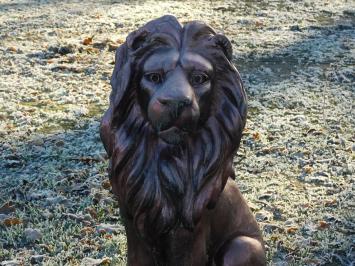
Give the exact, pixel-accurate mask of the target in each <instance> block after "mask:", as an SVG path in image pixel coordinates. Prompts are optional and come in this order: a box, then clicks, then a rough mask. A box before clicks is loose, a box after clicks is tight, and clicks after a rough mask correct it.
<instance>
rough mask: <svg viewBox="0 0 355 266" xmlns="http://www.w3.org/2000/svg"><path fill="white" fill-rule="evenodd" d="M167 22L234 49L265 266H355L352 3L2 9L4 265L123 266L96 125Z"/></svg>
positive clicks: (8, 5)
mask: <svg viewBox="0 0 355 266" xmlns="http://www.w3.org/2000/svg"><path fill="white" fill-rule="evenodd" d="M167 13H170V14H174V15H176V16H177V17H178V18H179V19H180V21H183V22H184V21H190V20H196V19H199V20H204V21H206V22H208V23H209V24H210V25H211V26H213V27H214V28H215V29H216V30H217V31H219V32H223V33H225V34H226V35H227V36H228V37H229V38H230V39H231V41H232V43H233V46H234V63H235V64H236V65H237V67H238V69H239V70H240V72H241V75H242V78H243V81H244V82H245V85H246V89H247V93H248V96H249V110H250V112H249V119H248V122H247V128H246V130H245V135H244V138H243V143H242V147H241V149H240V150H239V152H238V156H236V158H235V168H236V173H237V182H238V184H239V185H240V188H241V190H242V192H243V194H244V195H245V197H246V198H247V199H248V201H249V203H250V206H251V207H252V209H253V211H254V213H255V215H256V218H257V220H258V222H259V224H260V226H261V229H262V231H263V234H264V238H265V241H266V246H267V252H268V261H269V262H270V264H272V265H353V264H354V262H355V251H354V244H355V238H354V231H355V229H354V225H355V219H354V216H355V210H354V209H355V203H354V202H355V199H354V170H355V167H354V159H355V136H354V125H355V115H354V110H353V107H354V102H355V101H354V99H355V97H354V96H355V95H354V94H355V89H354V82H355V78H354V63H355V62H354V57H355V41H354V38H355V27H354V26H355V5H354V2H352V1H346V0H343V1H340V0H332V1H330V0H328V1H321V0H319V1H272V0H269V1H235V2H233V1H225V2H222V1H193V2H191V3H190V2H188V1H163V2H158V1H139V2H138V1H133V2H132V1H83V2H69V1H23V2H21V1H8V0H5V1H4V0H0V158H1V159H0V262H1V261H2V262H1V265H29V264H43V265H64V264H65V265H78V264H82V265H99V264H101V265H104V264H112V265H125V252H126V246H125V235H124V230H123V228H122V226H121V225H120V217H119V210H118V209H117V205H116V203H115V200H114V199H113V196H112V194H111V193H110V187H109V184H108V182H107V175H106V167H107V161H106V159H105V155H104V154H105V153H104V150H103V147H102V145H101V142H100V139H99V135H98V125H99V119H100V116H101V115H102V113H103V111H104V110H105V108H106V107H107V103H108V94H109V91H110V86H109V78H110V75H111V72H112V69H113V60H114V49H115V47H116V46H117V45H119V44H120V43H122V42H123V41H124V38H125V36H126V35H127V34H128V33H129V32H130V31H132V30H134V29H136V28H137V27H138V26H140V25H142V24H144V23H145V22H147V21H148V20H150V19H152V18H156V17H158V16H161V15H163V14H167ZM90 38H92V40H91V39H90ZM84 41H85V43H86V44H87V45H84V44H83V42H84ZM11 263H13V264H11Z"/></svg>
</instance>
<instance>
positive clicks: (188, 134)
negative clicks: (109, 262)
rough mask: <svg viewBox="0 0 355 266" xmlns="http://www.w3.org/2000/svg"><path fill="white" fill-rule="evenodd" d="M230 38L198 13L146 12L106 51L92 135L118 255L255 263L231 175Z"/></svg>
mask: <svg viewBox="0 0 355 266" xmlns="http://www.w3.org/2000/svg"><path fill="white" fill-rule="evenodd" d="M231 59H232V45H231V43H230V42H229V40H228V39H227V38H226V37H225V36H224V35H222V34H216V33H215V31H214V30H213V29H212V28H211V27H209V26H208V25H206V24H205V23H202V22H198V21H193V22H189V23H187V24H185V25H181V24H180V23H179V22H178V21H177V19H176V18H175V17H174V16H163V17H161V18H158V19H156V20H153V21H150V22H149V23H147V24H146V25H144V26H142V27H141V28H139V29H138V30H136V31H134V32H132V33H131V34H129V36H128V37H127V39H126V42H125V43H123V44H122V45H121V46H120V47H119V48H118V49H117V51H116V61H115V68H114V71H113V74H112V79H111V85H112V92H111V95H110V106H109V109H108V110H107V111H106V113H105V114H104V117H103V119H102V122H101V128H100V135H101V139H102V141H103V144H104V147H105V149H106V152H107V154H108V156H109V157H110V166H109V176H110V182H111V185H112V191H113V193H114V194H115V195H116V196H117V197H118V202H119V207H120V211H121V215H122V219H123V223H124V225H125V230H126V234H127V246H128V251H127V253H128V254H127V257H128V258H127V260H128V265H134V266H140V265H169V266H170V265H172V266H185V265H186V266H187V265H189V266H190V265H194V266H201V265H264V264H265V251H264V244H263V240H262V237H261V234H260V231H259V228H258V225H257V223H256V221H255V218H254V216H253V214H252V213H251V211H250V209H249V207H248V206H247V204H246V202H245V200H244V199H243V197H242V195H241V193H240V191H239V189H238V187H237V185H236V183H235V181H234V180H233V179H234V170H233V155H234V154H235V153H236V151H237V149H238V147H239V143H240V140H241V136H242V131H243V128H244V125H245V121H246V113H247V106H246V95H245V91H244V89H243V85H242V82H241V79H240V76H239V73H238V71H237V70H236V68H235V67H234V66H233V65H232V63H231Z"/></svg>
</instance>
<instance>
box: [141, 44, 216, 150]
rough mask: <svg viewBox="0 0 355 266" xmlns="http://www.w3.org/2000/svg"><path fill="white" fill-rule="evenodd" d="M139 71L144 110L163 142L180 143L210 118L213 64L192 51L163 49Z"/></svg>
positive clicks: (146, 61) (150, 58)
mask: <svg viewBox="0 0 355 266" xmlns="http://www.w3.org/2000/svg"><path fill="white" fill-rule="evenodd" d="M140 68H141V69H140V73H141V74H140V77H139V88H138V99H139V103H140V105H141V108H142V111H143V112H144V113H145V114H146V116H147V118H148V120H149V122H150V123H151V125H152V127H153V128H154V129H155V131H156V132H157V133H158V134H159V136H160V137H161V138H162V139H163V140H165V141H166V142H168V143H177V142H180V141H181V140H182V138H183V136H184V135H186V134H189V133H193V132H194V130H196V128H197V127H198V125H201V124H202V123H203V122H204V120H205V119H206V117H208V113H209V107H210V102H211V100H210V98H211V91H212V83H213V82H212V79H213V67H212V64H211V63H210V62H209V61H208V60H207V59H205V58H203V57H202V56H200V55H198V54H196V53H193V52H180V51H178V50H177V49H174V48H169V49H167V48H162V49H158V50H157V51H155V52H154V53H153V54H152V55H150V56H149V57H148V58H147V59H146V60H144V61H143V62H142V63H141V66H140Z"/></svg>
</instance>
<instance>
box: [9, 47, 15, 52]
mask: <svg viewBox="0 0 355 266" xmlns="http://www.w3.org/2000/svg"><path fill="white" fill-rule="evenodd" d="M7 50H8V51H10V52H17V48H16V47H14V46H11V47H9V48H7Z"/></svg>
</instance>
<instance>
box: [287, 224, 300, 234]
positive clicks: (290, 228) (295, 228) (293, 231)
mask: <svg viewBox="0 0 355 266" xmlns="http://www.w3.org/2000/svg"><path fill="white" fill-rule="evenodd" d="M297 230H298V228H297V227H295V226H292V227H289V228H287V229H286V232H287V233H288V234H294V233H296V231H297Z"/></svg>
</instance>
